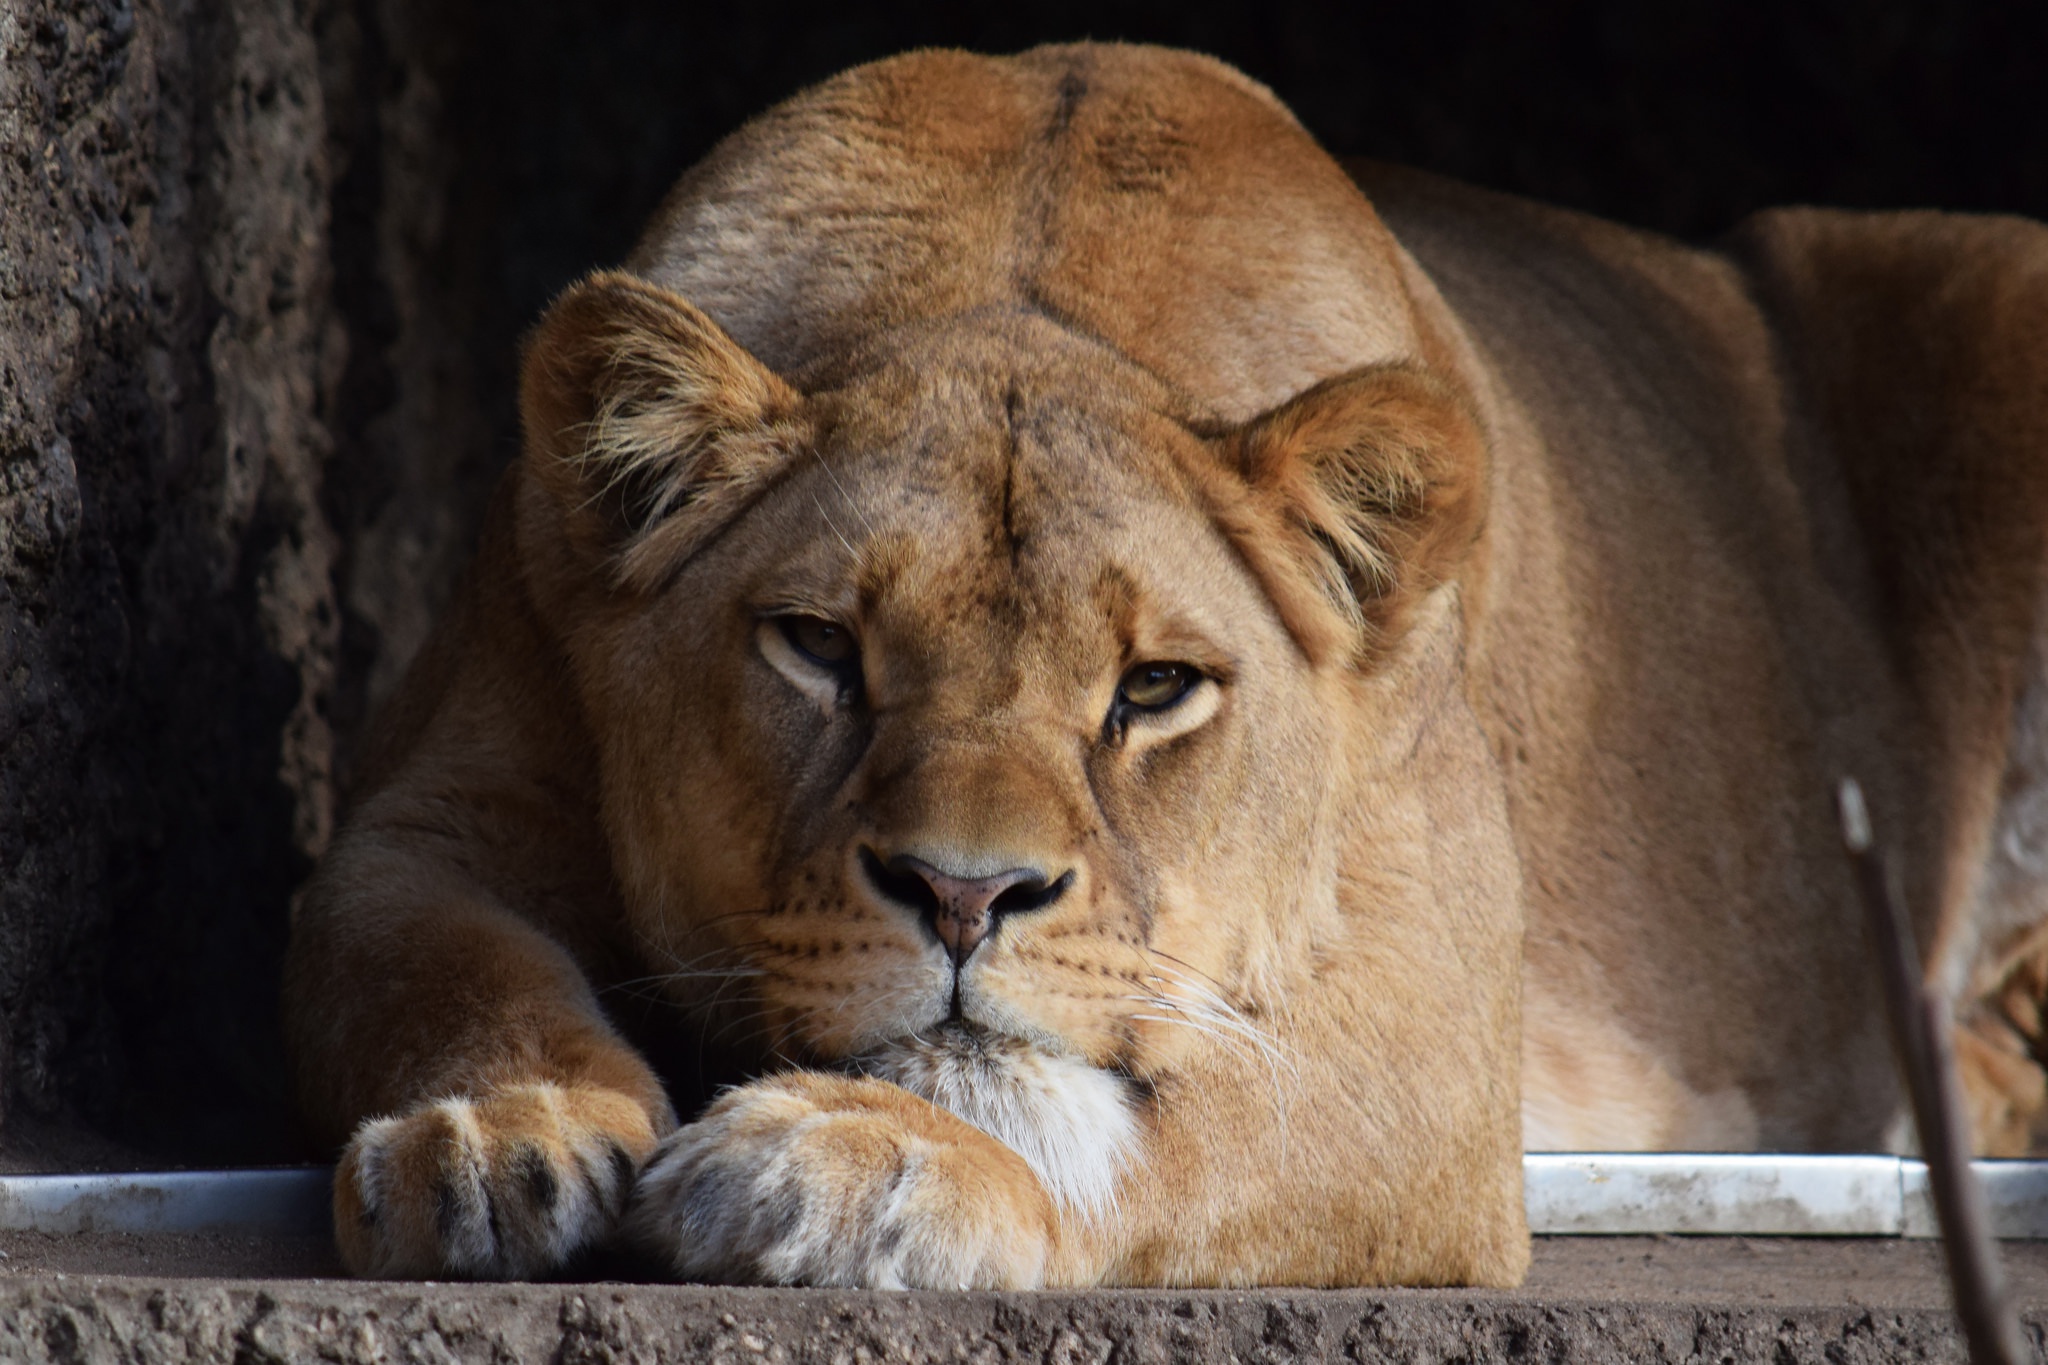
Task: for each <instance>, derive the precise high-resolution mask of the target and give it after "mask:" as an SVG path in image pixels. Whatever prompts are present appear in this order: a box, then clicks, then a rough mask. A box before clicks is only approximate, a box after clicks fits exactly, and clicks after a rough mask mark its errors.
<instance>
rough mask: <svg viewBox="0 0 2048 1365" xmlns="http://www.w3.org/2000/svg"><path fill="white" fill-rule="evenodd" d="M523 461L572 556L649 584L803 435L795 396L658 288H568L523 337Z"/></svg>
mask: <svg viewBox="0 0 2048 1365" xmlns="http://www.w3.org/2000/svg"><path fill="white" fill-rule="evenodd" d="M519 414H520V422H521V425H522V426H523V427H524V430H525V443H526V454H525V459H526V465H527V469H528V472H529V473H530V475H531V477H532V478H533V479H534V481H535V482H536V483H537V484H538V485H539V486H540V487H541V488H542V489H544V490H545V491H546V492H547V494H548V495H549V497H550V500H551V501H552V503H553V504H554V508H555V515H556V516H557V517H558V518H559V525H560V527H561V530H562V533H563V534H564V535H565V536H566V537H567V539H568V541H569V543H570V545H571V546H572V547H574V549H575V550H577V551H578V552H579V554H580V555H582V556H586V557H588V558H589V559H590V560H592V561H594V562H597V563H601V564H603V565H605V566H606V567H608V569H609V571H610V574H611V578H612V581H613V583H614V584H615V585H616V586H618V587H621V588H626V589H630V590H635V591H646V590H649V589H652V588H653V587H655V586H658V585H659V583H660V582H661V581H662V579H663V578H664V577H665V576H666V575H667V574H668V573H670V572H671V571H672V570H673V569H674V568H675V567H676V566H677V565H680V564H681V563H683V561H684V560H686V559H688V558H689V557H690V555H691V554H693V553H695V552H696V551H697V550H698V549H699V548H701V547H702V546H703V545H704V544H705V543H706V542H707V541H709V540H710V538H711V537H712V536H713V535H715V534H716V533H717V532H718V531H719V530H720V529H722V528H723V527H725V526H726V525H727V524H729V523H730V522H731V520H732V519H733V518H734V517H735V516H737V515H738V514H739V513H740V512H741V511H742V510H743V509H744V508H745V507H746V506H747V504H748V503H750V502H752V501H753V499H754V498H755V497H756V496H758V495H759V494H760V493H761V491H762V490H763V489H765V488H766V487H767V485H768V484H769V482H771V481H772V479H773V477H774V475H775V473H776V472H777V471H778V470H780V469H781V468H782V467H783V465H784V464H785V462H786V461H787V459H788V458H789V456H790V454H791V452H793V451H795V450H797V449H799V448H800V447H801V446H802V445H803V444H804V443H805V442H806V441H807V440H808V439H809V438H810V435H811V431H810V423H809V422H808V420H807V418H806V414H805V410H804V401H803V397H802V395H800V394H798V393H797V392H796V390H794V389H792V388H791V387H790V386H789V385H788V384H786V383H784V382H783V380H782V379H781V378H780V377H778V376H777V375H776V374H775V373H774V372H773V371H771V370H770V369H769V368H768V367H767V366H765V365H763V364H762V363H761V362H760V361H758V360H756V359H755V358H754V357H753V356H752V355H750V354H748V353H747V351H746V349H745V348H744V347H742V346H741V345H740V344H739V343H738V342H736V341H734V340H733V339H732V338H731V337H730V336H728V335H727V334H726V332H725V330H724V329H723V328H721V327H720V326H719V325H718V324H717V323H715V322H713V321H712V320H711V319H710V318H708V317H706V316H705V315H704V314H703V313H702V312H700V311H698V310H697V309H696V308H694V307H692V306H691V305H690V304H689V303H687V302H685V301H684V300H683V299H681V298H679V297H678V296H676V295H675V294H672V293H670V292H668V291H667V290H665V289H662V288H659V287H657V286H655V285H652V284H649V283H647V282H646V281H644V280H639V279H635V278H634V277H632V276H630V275H624V274H620V273H617V272H611V271H607V272H602V273H599V274H596V275H592V276H591V277H590V278H588V279H586V280H583V281H582V282H580V283H578V284H576V285H573V286H571V287H570V288H569V289H568V291H567V292H565V293H564V294H563V295H562V296H561V297H560V298H558V299H556V300H555V302H554V304H553V305H552V306H551V307H550V308H549V309H548V311H547V314H546V316H544V317H543V318H542V319H541V321H540V325H539V326H538V327H536V328H535V329H534V332H533V335H532V337H531V338H530V339H529V340H528V342H527V345H526V361H525V366H524V369H523V371H522V373H521V376H520V390H519Z"/></svg>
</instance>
